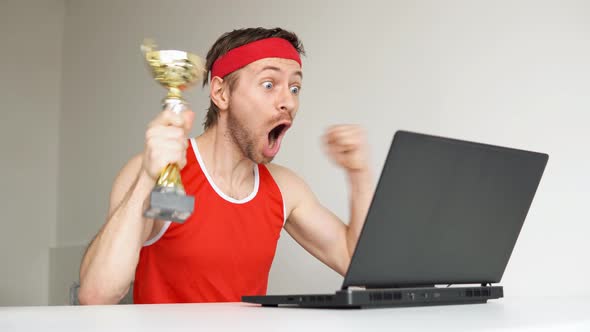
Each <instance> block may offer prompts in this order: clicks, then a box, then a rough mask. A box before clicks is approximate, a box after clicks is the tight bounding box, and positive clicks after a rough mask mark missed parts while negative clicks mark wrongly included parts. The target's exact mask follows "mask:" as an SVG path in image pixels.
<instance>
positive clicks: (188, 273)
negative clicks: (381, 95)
mask: <svg viewBox="0 0 590 332" xmlns="http://www.w3.org/2000/svg"><path fill="white" fill-rule="evenodd" d="M303 53H304V51H303V46H302V45H301V43H300V41H299V39H298V37H297V36H296V35H295V34H293V33H291V32H288V31H285V30H282V29H279V28H276V29H263V28H255V29H242V30H234V31H232V32H229V33H226V34H225V35H223V36H221V37H220V38H219V39H218V40H217V41H216V42H215V44H214V45H213V46H212V48H211V50H210V51H209V52H208V54H207V64H206V67H207V70H208V75H209V74H210V79H208V78H205V80H204V82H203V83H204V85H205V84H206V83H207V81H208V83H209V85H210V97H211V105H210V108H209V111H208V113H207V116H206V120H205V123H204V127H205V131H204V133H203V134H202V135H201V136H199V137H197V138H196V139H190V140H187V139H186V135H187V134H188V132H189V131H190V128H191V126H192V123H193V119H194V113H193V112H191V111H185V112H183V113H181V114H180V115H178V114H174V113H172V112H170V111H163V112H161V114H159V115H158V116H157V117H156V118H155V119H154V120H153V121H152V122H151V123H150V125H149V127H148V129H147V131H146V139H145V149H144V151H143V153H141V154H139V155H137V156H135V157H134V158H132V159H131V160H130V161H129V162H128V163H127V164H126V165H125V166H124V167H123V169H122V170H121V172H120V174H119V175H118V176H117V178H116V180H115V182H114V184H113V188H112V192H111V198H110V208H109V214H108V218H107V221H106V223H105V224H104V226H103V227H102V228H101V230H100V231H99V233H98V234H97V235H96V237H95V238H94V240H93V241H92V243H91V244H90V246H89V248H88V250H87V252H86V254H85V255H84V258H83V260H82V265H81V268H80V292H79V299H80V303H83V304H103V303H104V304H108V303H117V302H119V301H120V300H121V299H122V298H123V297H124V296H125V294H126V293H127V292H128V290H129V287H130V283H131V282H132V281H133V280H135V281H134V294H133V295H134V302H135V303H166V302H211V301H240V296H241V295H246V294H250V295H253V294H265V293H266V287H267V281H268V273H269V270H270V265H271V263H272V260H273V258H274V254H275V249H276V244H277V241H278V238H279V233H280V231H281V229H282V228H283V227H284V228H285V230H286V231H287V232H288V233H289V234H290V235H291V236H292V237H293V238H294V239H295V240H296V241H297V242H298V243H299V244H300V245H301V246H303V247H304V248H305V249H306V250H307V251H308V252H310V253H311V254H312V255H313V256H315V257H317V258H318V259H319V260H320V261H322V262H324V263H325V264H326V265H328V266H329V267H331V268H332V269H334V270H335V271H336V272H338V273H340V274H342V275H343V274H344V273H345V272H346V270H347V268H348V265H349V263H350V259H351V255H352V253H353V251H354V248H355V245H356V242H357V239H358V236H359V233H360V231H361V228H362V225H363V222H364V219H365V216H366V213H367V210H368V207H369V204H370V200H371V197H372V194H373V184H372V183H373V179H372V176H371V174H370V171H369V165H368V158H367V150H368V149H367V144H366V140H365V137H364V134H363V131H362V130H361V129H360V128H359V127H357V126H351V125H339V126H334V127H332V128H330V129H329V130H328V131H327V133H326V135H325V137H324V139H325V145H326V151H327V153H328V154H329V156H330V157H331V158H332V159H333V160H334V161H335V162H336V163H337V164H338V165H339V166H340V167H342V168H343V169H344V170H345V171H346V173H347V175H348V181H349V185H350V222H349V224H348V225H346V224H344V223H343V222H342V221H341V220H339V219H338V217H336V216H335V215H334V214H333V213H332V212H330V211H329V210H327V209H326V208H325V207H323V206H322V205H321V204H320V203H319V202H318V200H317V199H316V197H315V196H314V194H313V193H312V192H311V190H310V189H309V187H308V186H307V185H306V184H305V182H304V181H303V180H302V179H301V178H300V177H298V176H297V175H296V174H294V173H293V172H292V171H290V170H289V169H287V168H285V167H282V166H279V165H276V164H272V163H271V161H272V160H273V158H274V157H275V156H276V154H277V153H278V151H279V149H280V145H281V140H282V139H283V137H284V136H285V133H286V132H287V130H288V129H289V127H290V126H291V125H292V124H293V119H294V118H295V115H296V113H297V110H298V108H299V92H300V91H301V84H302V78H303V74H302V66H301V60H300V58H299V56H300V54H303ZM169 163H177V164H178V165H179V166H180V167H181V168H182V180H183V185H184V187H185V190H186V192H187V194H188V195H192V196H194V197H195V208H194V212H193V214H192V215H191V217H190V218H189V219H188V220H187V221H186V222H185V223H182V224H179V223H171V222H167V221H163V220H148V219H146V218H144V217H143V212H144V211H145V209H146V205H145V203H146V198H148V196H149V194H150V191H151V189H152V188H153V187H154V184H155V182H156V179H157V178H158V176H159V174H160V171H161V170H162V169H163V168H164V167H165V166H166V165H168V164H169Z"/></svg>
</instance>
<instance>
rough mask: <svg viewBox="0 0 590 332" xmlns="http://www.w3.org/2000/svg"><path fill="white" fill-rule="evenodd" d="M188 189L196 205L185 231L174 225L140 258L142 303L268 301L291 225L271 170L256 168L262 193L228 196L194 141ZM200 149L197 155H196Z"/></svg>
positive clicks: (185, 174)
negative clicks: (273, 272)
mask: <svg viewBox="0 0 590 332" xmlns="http://www.w3.org/2000/svg"><path fill="white" fill-rule="evenodd" d="M190 143H191V144H190V145H189V148H188V149H187V165H186V166H185V167H184V168H183V169H182V172H181V176H182V182H183V185H184V188H185V191H186V192H187V194H189V195H192V196H194V197H195V208H194V211H193V214H192V215H191V217H190V218H189V219H187V220H186V221H185V222H184V223H183V224H180V223H174V222H173V223H170V222H166V223H165V224H164V227H163V228H162V231H161V232H160V234H158V235H156V236H155V237H154V238H153V239H150V240H149V241H148V242H146V243H145V244H144V246H143V248H142V249H141V252H140V254H139V263H138V265H137V268H136V270H135V282H134V285H133V301H134V303H182V302H239V301H241V296H242V295H265V294H266V288H267V283H268V274H269V271H270V266H271V263H272V261H273V258H274V255H275V250H276V246H277V241H278V239H279V235H280V232H281V229H282V227H283V225H284V221H285V209H284V205H283V198H282V195H281V192H280V190H279V187H278V186H277V184H276V183H275V181H274V180H273V178H272V176H271V174H270V172H269V171H268V169H267V168H266V167H265V166H264V165H256V166H255V167H254V178H255V184H254V190H253V191H252V193H251V194H250V195H249V196H248V197H246V198H244V199H242V200H235V199H233V198H231V197H228V196H226V195H225V194H223V192H221V190H219V189H218V188H217V187H216V186H215V184H214V183H213V181H212V180H211V178H210V176H209V174H208V173H207V170H206V168H205V167H204V163H203V160H202V158H201V156H200V154H199V150H198V148H197V144H196V142H195V140H194V139H191V142H190ZM191 146H192V147H191Z"/></svg>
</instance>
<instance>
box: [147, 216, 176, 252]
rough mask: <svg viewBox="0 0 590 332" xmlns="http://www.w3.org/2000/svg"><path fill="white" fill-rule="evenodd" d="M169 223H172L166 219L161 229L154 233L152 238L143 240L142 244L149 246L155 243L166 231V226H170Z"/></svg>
mask: <svg viewBox="0 0 590 332" xmlns="http://www.w3.org/2000/svg"><path fill="white" fill-rule="evenodd" d="M171 223H172V222H171V221H166V222H165V223H164V225H163V226H162V229H161V230H160V231H159V232H158V234H156V235H155V236H154V237H153V238H151V239H149V240H147V241H145V242H144V244H143V246H144V247H147V246H151V245H152V244H154V243H156V242H157V241H158V240H159V239H160V238H162V236H164V233H166V231H167V230H168V227H170V224H171Z"/></svg>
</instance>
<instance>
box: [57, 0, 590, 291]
mask: <svg viewBox="0 0 590 332" xmlns="http://www.w3.org/2000/svg"><path fill="white" fill-rule="evenodd" d="M588 17H590V4H589V3H588V2H584V1H494V2H490V1H444V2H443V1H440V2H439V1H393V2H392V1H365V2H362V4H361V3H356V4H354V5H351V4H348V5H347V4H345V3H343V2H341V1H317V2H316V1H309V0H308V1H283V2H281V4H280V5H278V4H277V2H276V1H275V2H269V1H227V0H226V1H215V2H211V1H172V2H170V1H165V2H163V1H153V0H152V1H123V2H120V1H72V2H69V3H68V13H67V17H66V35H65V49H64V68H63V69H64V78H65V80H64V91H68V93H69V96H68V98H65V99H64V108H63V112H62V114H61V128H62V130H63V132H62V136H61V137H62V140H61V147H62V149H61V154H60V160H61V161H62V167H61V168H60V180H61V181H60V195H59V197H60V202H59V221H58V234H57V238H58V242H59V243H63V244H72V243H86V242H87V241H89V240H90V238H91V236H92V235H93V234H94V233H95V232H96V231H97V230H98V228H99V225H100V224H101V223H102V222H103V220H104V216H105V211H106V208H107V198H108V192H109V189H110V185H111V182H112V180H113V177H114V176H115V174H116V172H117V171H118V169H119V167H120V166H121V165H122V164H123V163H124V162H125V160H126V159H127V158H128V157H129V156H131V155H132V154H133V153H135V152H137V151H139V150H140V149H141V148H142V138H143V131H144V128H145V126H146V124H147V123H148V121H149V120H150V118H152V117H153V116H154V115H155V114H156V113H157V112H158V111H159V106H158V105H159V100H160V98H161V97H162V96H163V90H162V88H160V87H159V86H157V85H156V84H155V83H154V82H152V81H151V80H150V78H149V76H148V74H147V72H146V69H145V68H144V65H143V63H142V59H141V56H140V53H139V48H138V47H139V43H140V42H141V40H142V39H143V38H144V37H145V36H151V37H154V38H156V39H157V40H158V41H159V42H160V44H161V45H162V46H163V47H164V48H167V47H168V48H180V49H185V50H192V51H195V52H198V53H199V54H201V55H204V54H205V52H206V51H207V50H208V48H209V47H210V45H211V44H212V43H213V42H214V40H215V39H216V38H217V37H218V36H219V35H220V34H221V33H223V32H225V31H229V30H232V29H234V28H240V27H247V26H266V27H271V26H282V27H285V28H288V29H291V30H294V31H295V32H297V33H298V34H299V35H300V37H302V39H303V42H304V45H305V47H306V49H307V51H308V57H307V58H305V59H304V71H305V79H304V90H303V93H302V97H301V98H302V105H301V110H300V114H299V115H298V118H297V120H296V125H295V127H294V128H293V129H292V131H291V132H290V133H289V135H288V137H287V139H286V142H285V144H284V146H283V150H282V152H281V154H280V156H279V158H278V162H279V163H282V164H284V165H287V166H289V167H290V168H292V169H294V170H295V171H296V172H298V173H299V174H301V175H302V176H303V177H304V178H305V179H306V180H307V181H308V183H309V184H310V185H311V187H312V188H313V189H314V190H315V192H316V193H317V195H318V196H319V198H320V200H321V201H322V202H323V203H324V204H325V205H327V206H328V207H330V208H331V209H333V210H334V211H335V212H336V213H337V214H338V215H340V216H341V217H343V218H345V219H346V218H347V217H348V208H347V194H346V185H345V182H344V176H343V174H342V172H340V171H339V170H338V169H337V168H335V167H334V166H333V165H332V164H330V163H329V162H328V160H327V159H326V158H325V157H324V155H323V154H322V150H321V148H320V145H319V136H320V135H321V134H322V132H323V130H324V128H325V127H327V126H328V125H330V124H333V123H340V122H345V123H348V122H354V123H360V124H362V125H364V126H366V127H367V128H368V130H369V140H370V143H371V146H372V152H373V165H374V168H375V170H376V172H378V171H379V170H380V168H381V165H382V163H383V161H384V158H385V154H386V152H387V149H388V144H389V142H390V139H391V137H392V135H393V132H394V130H396V129H401V128H403V129H409V130H415V131H422V132H428V133H434V134H441V135H449V136H453V137H457V138H464V139H471V140H476V141H483V142H487V143H492V144H500V145H508V146H513V147H518V148H524V149H531V150H538V151H542V152H547V153H549V154H550V155H551V159H550V162H549V165H548V167H547V170H546V173H545V177H544V179H543V182H542V184H541V186H540V189H539V191H538V194H537V197H536V199H535V201H534V204H533V207H532V209H531V211H530V214H529V217H528V219H527V221H526V224H525V227H524V229H523V232H522V235H521V237H520V239H519V242H518V244H517V247H516V249H515V252H514V254H513V256H512V259H511V262H510V264H509V266H508V268H507V270H506V274H505V278H504V285H505V286H506V291H507V294H510V295H525V294H535V293H536V292H537V291H538V289H539V288H541V287H544V286H547V285H560V287H559V288H558V287H555V288H549V289H548V290H547V291H548V292H555V293H558V294H580V293H584V294H589V293H590V287H589V286H587V283H586V281H587V280H588V279H589V278H590V268H589V267H588V265H587V264H583V263H582V262H583V261H584V260H585V258H586V256H587V253H588V252H589V249H590V246H589V244H588V243H589V242H588V241H586V237H587V234H588V233H589V231H590V226H588V224H587V221H588V214H587V209H586V208H585V207H586V206H585V203H586V200H587V199H588V197H589V195H588V193H589V189H588V188H590V176H589V175H588V172H587V171H588V169H590V168H589V166H590V157H588V155H587V154H586V153H585V148H586V145H585V142H588V141H590V134H589V133H588V131H587V130H586V129H587V127H588V120H590V117H589V116H588V115H586V114H585V112H586V111H587V109H588V107H589V106H590V94H589V93H588V86H589V83H590V65H589V63H590V61H589V60H588V59H590V43H589V42H588V40H589V32H590V20H588ZM189 95H190V96H189V99H190V100H191V101H192V102H193V108H194V109H195V110H196V111H197V112H200V115H204V111H203V110H204V109H205V108H206V106H207V99H206V97H207V96H206V92H204V91H203V90H200V89H195V90H193V91H191V92H190V94H189ZM199 132H200V130H197V129H196V130H195V131H194V133H195V134H198V133H199ZM340 281H341V278H340V277H339V276H337V275H336V274H335V273H333V272H332V271H330V270H328V269H327V268H325V267H323V266H322V265H321V264H320V263H318V262H317V261H315V260H314V259H313V258H312V257H311V256H309V255H308V254H307V253H305V252H304V251H303V250H302V249H300V248H299V247H298V246H297V244H295V243H294V242H293V241H292V240H291V239H290V238H289V237H288V235H287V234H283V236H282V238H281V241H280V243H279V250H278V254H277V258H276V260H275V264H274V266H273V270H272V273H271V281H270V291H271V292H279V291H322V290H326V289H334V288H336V287H338V286H339V282H340Z"/></svg>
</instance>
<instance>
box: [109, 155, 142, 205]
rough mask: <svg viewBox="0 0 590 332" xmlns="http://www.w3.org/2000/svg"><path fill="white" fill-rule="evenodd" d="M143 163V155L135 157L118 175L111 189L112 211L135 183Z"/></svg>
mask: <svg viewBox="0 0 590 332" xmlns="http://www.w3.org/2000/svg"><path fill="white" fill-rule="evenodd" d="M141 163H142V154H137V155H135V156H133V157H132V158H131V159H129V161H127V163H126V164H125V166H123V167H122V168H121V170H120V171H119V173H118V174H117V176H116V178H115V181H114V182H113V187H112V189H111V197H110V210H112V209H114V208H115V207H116V206H117V205H118V203H119V202H120V201H121V200H122V199H123V196H124V195H125V193H127V191H128V190H129V188H130V187H131V186H132V185H133V183H134V182H135V179H136V178H137V176H138V174H139V172H140V170H141Z"/></svg>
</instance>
